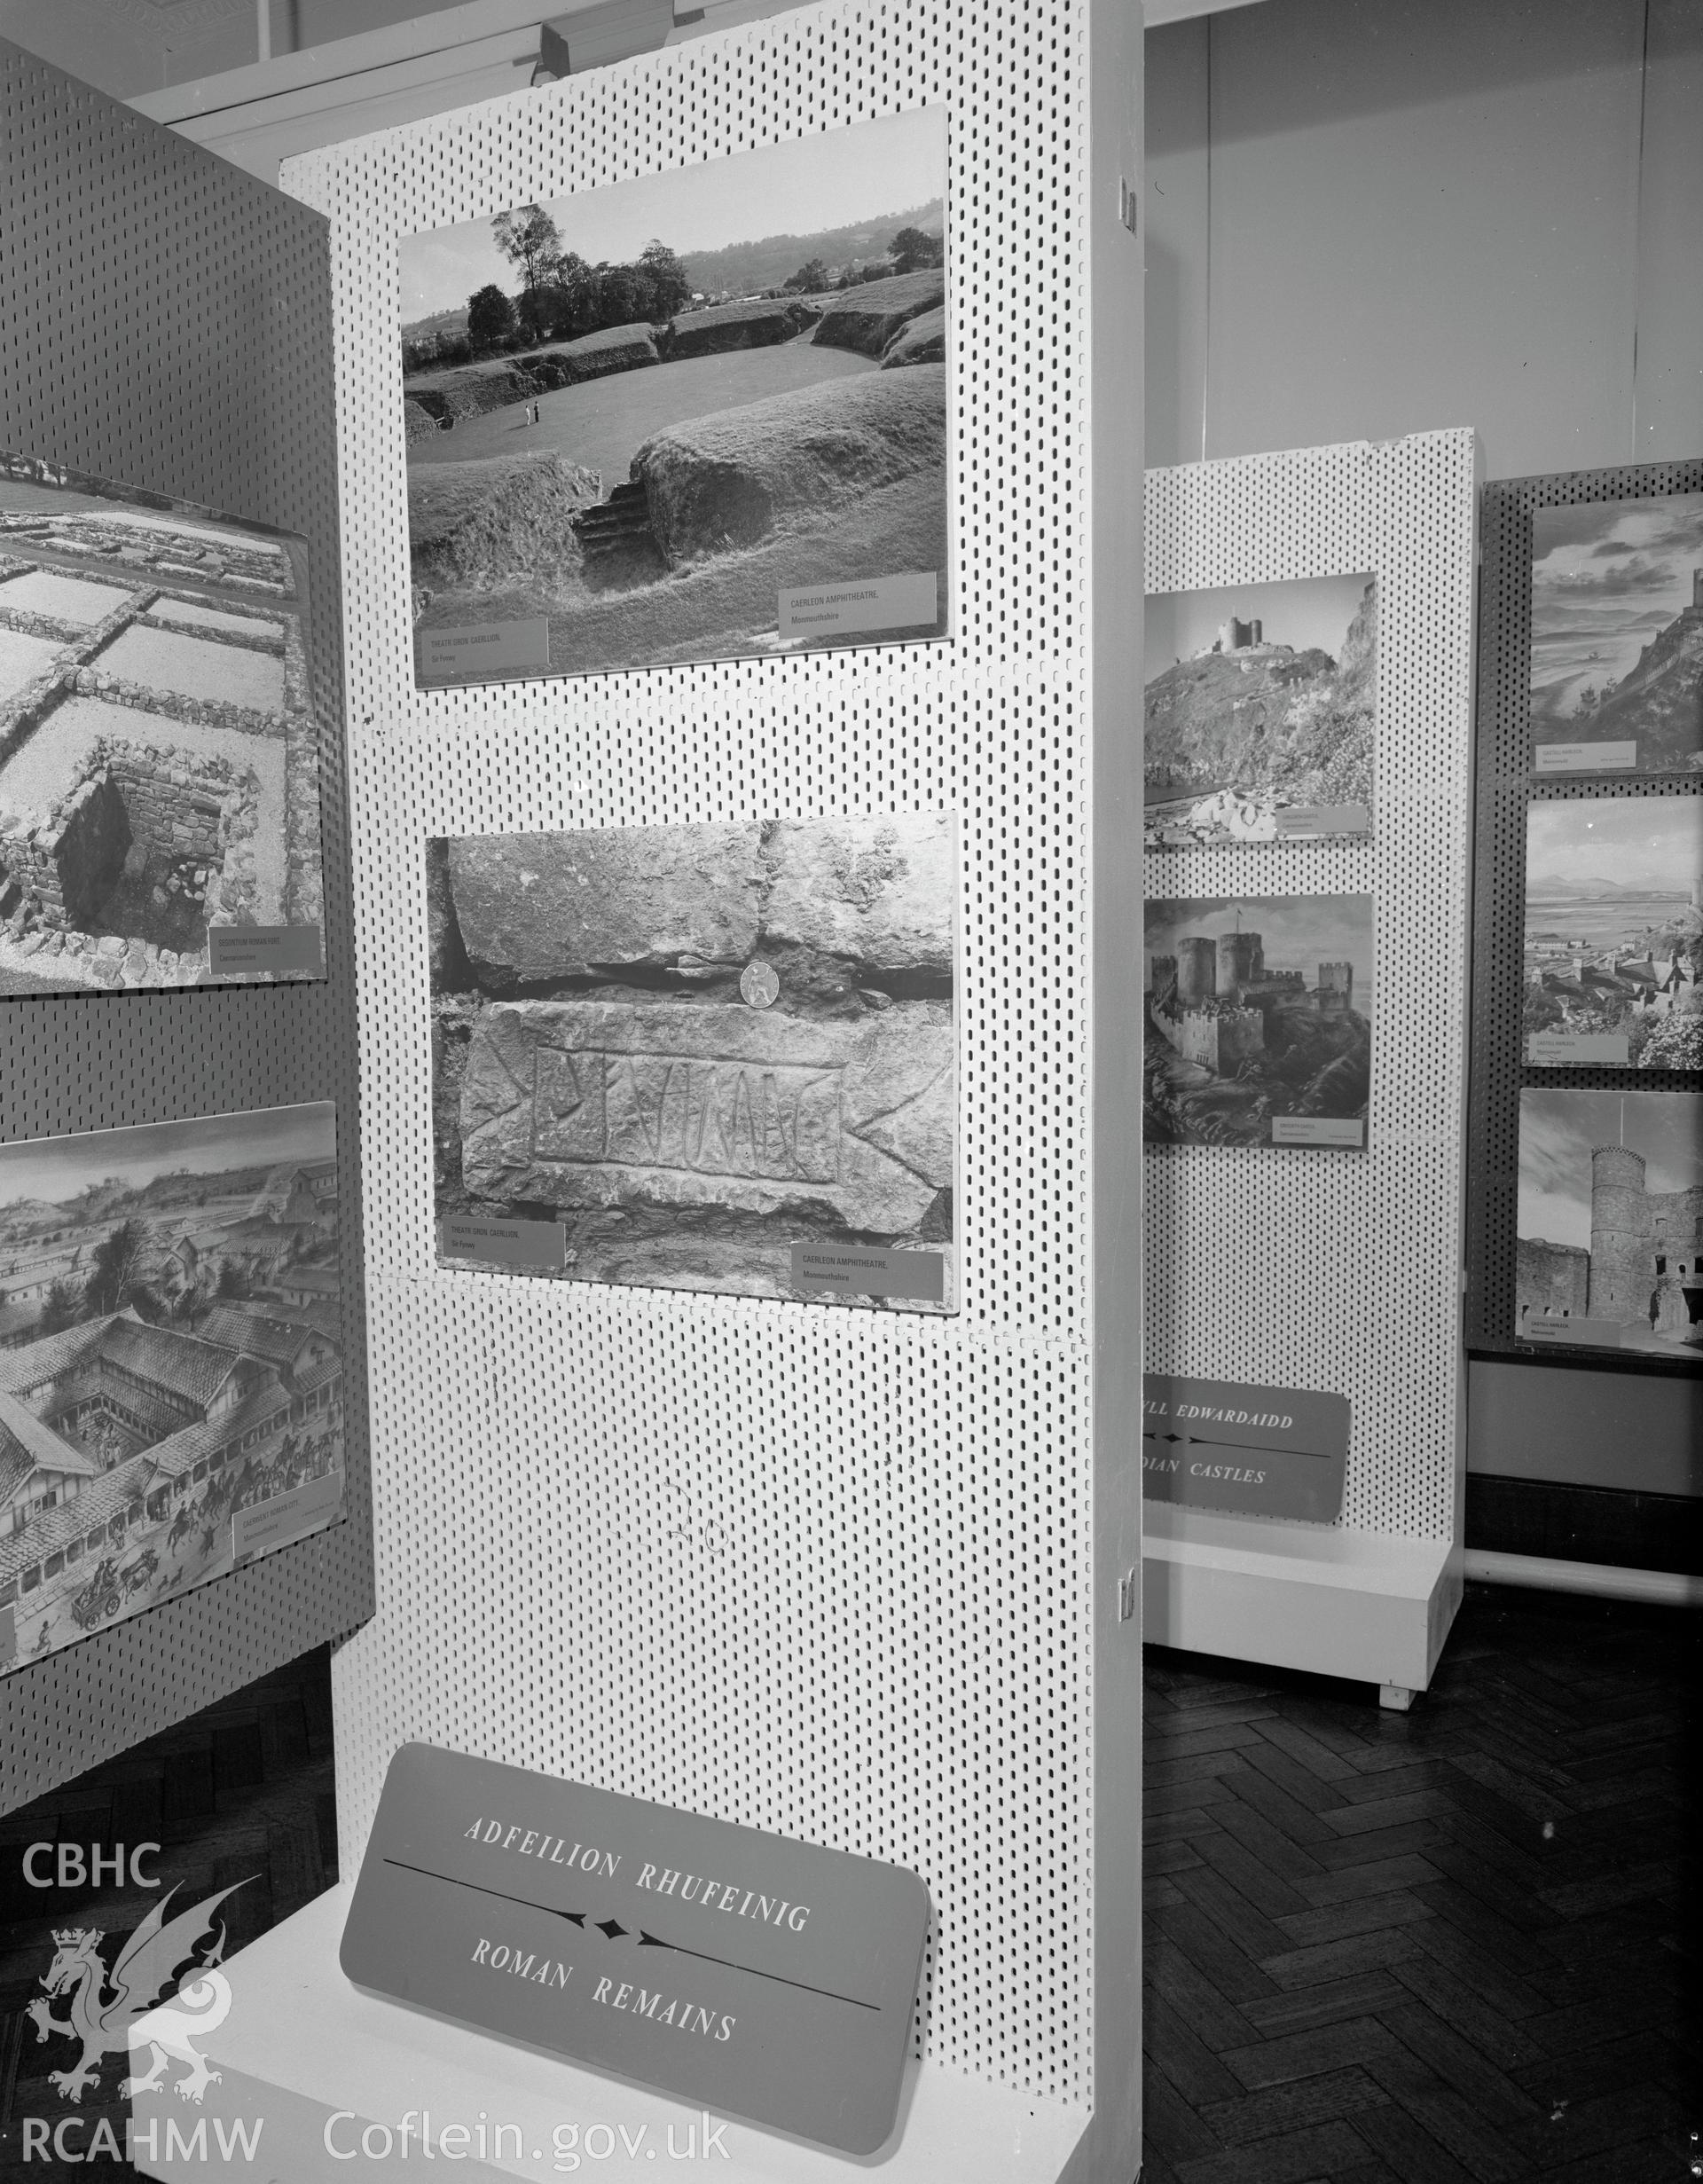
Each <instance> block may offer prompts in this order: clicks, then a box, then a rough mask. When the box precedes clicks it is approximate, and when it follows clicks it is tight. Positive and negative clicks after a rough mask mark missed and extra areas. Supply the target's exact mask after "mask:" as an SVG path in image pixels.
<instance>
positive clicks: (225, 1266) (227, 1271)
mask: <svg viewBox="0 0 1703 2184" xmlns="http://www.w3.org/2000/svg"><path fill="white" fill-rule="evenodd" d="M216 1293H217V1295H218V1296H219V1297H220V1298H221V1299H222V1300H231V1299H234V1300H237V1301H239V1302H240V1301H241V1300H242V1299H244V1298H245V1297H252V1296H253V1295H254V1293H255V1285H254V1284H253V1283H252V1282H251V1281H250V1280H249V1279H248V1277H247V1274H246V1273H245V1272H244V1271H243V1269H241V1267H239V1265H238V1264H237V1262H236V1261H235V1260H234V1259H225V1260H222V1261H220V1262H219V1282H218V1289H217V1292H216Z"/></svg>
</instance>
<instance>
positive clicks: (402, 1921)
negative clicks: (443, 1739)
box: [342, 1744, 929, 2154]
mask: <svg viewBox="0 0 1703 2184" xmlns="http://www.w3.org/2000/svg"><path fill="white" fill-rule="evenodd" d="M928 1927H929V1897H928V1891H927V1890H926V1889H924V1887H923V1885H922V1882H921V1881H919V1880H918V1879H917V1877H916V1875H915V1874H911V1873H906V1871H904V1869H903V1868H902V1867H899V1866H884V1865H880V1864H877V1863H876V1862H875V1860H874V1859H872V1858H853V1857H851V1856H849V1855H848V1854H847V1853H846V1852H844V1851H843V1850H822V1849H820V1848H819V1847H818V1846H817V1845H815V1844H812V1843H805V1842H789V1840H787V1839H786V1838H785V1837H784V1836H780V1835H769V1834H762V1833H760V1832H759V1831H758V1830H757V1829H756V1828H753V1827H734V1826H732V1825H730V1824H729V1823H728V1822H726V1821H725V1820H709V1819H701V1818H699V1817H698V1816H697V1815H695V1814H693V1813H688V1812H676V1811H671V1809H670V1808H669V1807H667V1806H665V1805H654V1804H647V1803H645V1802H643V1801H642V1800H641V1799H639V1798H636V1797H622V1796H617V1795H615V1794H614V1793H613V1792H611V1791H608V1790H600V1789H590V1788H587V1787H585V1785H584V1784H582V1783H577V1782H561V1781H556V1780H554V1779H552V1778H551V1777H549V1776H547V1775H539V1774H530V1773H528V1772H525V1771H524V1770H523V1769H522V1768H519V1767H505V1766H500V1765H498V1764H497V1763H496V1762H494V1761H492V1760H486V1759H473V1758H468V1757H467V1756H464V1755H462V1754H460V1753H456V1752H445V1751H439V1750H437V1749H436V1748H433V1747H432V1746H430V1745H425V1744H409V1745H404V1747H403V1748H402V1750H401V1751H399V1752H398V1753H397V1754H396V1757H395V1759H393V1760H392V1761H391V1763H390V1772H389V1773H388V1776H387V1777H386V1778H385V1785H384V1793H383V1795H382V1796H381V1799H380V1801H379V1811H378V1817H377V1819H376V1820H375V1821H374V1823H373V1834H372V1838H371V1840H370V1842H369V1843H368V1845H367V1851H366V1859H365V1864H364V1865H363V1866H362V1868H361V1877H360V1880H359V1882H358V1883H357V1887H356V1890H355V1898H354V1901H353V1903H352V1904H351V1905H350V1907H349V1923H348V1926H347V1927H346V1928H345V1929H344V1933H343V1945H342V1967H343V1969H344V1971H345V1972H346V1973H347V1974H348V1975H349V1978H350V1979H352V1980H353V1981H354V1982H355V1983H356V1984H357V1986H361V1987H367V1988H372V1989H373V1990H375V1991H376V1992H379V1993H381V1994H385V1995H389V1996H391V1997H393V1998H394V1999H396V2000H397V2001H401V2002H408V2003H412V2004H414V2005H415V2006H416V2007H420V2008H424V2009H429V2010H432V2011H433V2012H435V2013H436V2015H441V2016H447V2017H453V2018H458V2019H459V2020H461V2021H462V2022H463V2023H467V2024H473V2025H477V2026H479V2027H481V2028H482V2029H483V2030H484V2031H491V2032H496V2033H498V2034H500V2035H502V2036H504V2037H506V2038H508V2039H516V2040H524V2041H525V2042H527V2043H528V2044H529V2045H530V2046H531V2047H541V2048H545V2049H548V2050H551V2051H552V2052H553V2053H555V2054H561V2055H566V2056H569V2057H571V2058H572V2059H573V2060H574V2061H576V2062H585V2063H589V2064H591V2065H593V2067H594V2068H596V2069H599V2070H610V2071H614V2072H616V2073H617V2074H618V2075H619V2076H621V2077H623V2078H636V2079H638V2080H639V2081H640V2083H641V2084H647V2085H653V2086H661V2087H663V2089H664V2090H666V2091H667V2092H669V2093H671V2094H679V2095H680V2096H681V2097H683V2098H684V2099H687V2100H688V2101H692V2102H702V2103H703V2104H704V2105H705V2106H713V2107H715V2108H717V2109H723V2110H726V2111H727V2112H728V2113H730V2114H733V2115H738V2116H745V2117H749V2118H750V2119H751V2120H752V2121H753V2122H755V2123H758V2124H767V2125H772V2126H773V2127H774V2128H775V2129H777V2130H781V2131H787V2132H791V2133H796V2134H797V2136H799V2137H801V2138H806V2139H813V2140H816V2141H819V2142H820V2144H822V2145H825V2146H831V2147H835V2148H837V2149H840V2150H841V2151H843V2152H844V2153H848V2154H870V2153H873V2152H875V2149H877V2148H878V2147H880V2146H881V2145H882V2144H883V2142H884V2141H886V2140H887V2139H888V2138H889V2137H890V2136H891V2133H892V2129H893V2125H894V2120H895V2118H896V2117H897V2115H898V2110H899V2091H900V2086H901V2083H902V2080H903V2077H904V2070H905V2062H906V2057H907V2055H908V2054H909V2052H910V2028H911V2008H912V2004H913V2002H914V1999H915V1994H916V1983H917V1979H918V1976H919V1974H920V1972H921V1969H922V1944H923V1942H924V1939H925V1938H926V1937H927V1934H928Z"/></svg>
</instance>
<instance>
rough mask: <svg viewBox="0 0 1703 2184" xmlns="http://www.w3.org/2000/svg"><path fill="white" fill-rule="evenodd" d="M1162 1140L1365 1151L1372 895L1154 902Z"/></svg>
mask: <svg viewBox="0 0 1703 2184" xmlns="http://www.w3.org/2000/svg"><path fill="white" fill-rule="evenodd" d="M1145 940H1146V959H1147V960H1146V975H1145V979H1144V986H1145V992H1144V994H1143V1007H1144V1009H1145V1011H1146V1018H1145V1039H1144V1060H1143V1066H1142V1125H1143V1132H1144V1135H1145V1137H1146V1140H1147V1142H1148V1143H1150V1144H1172V1145H1233V1146H1260V1145H1269V1146H1290V1147H1295V1148H1299V1149H1310V1150H1313V1151H1352V1152H1360V1151H1364V1150H1365V1147H1366V1123H1367V1116H1368V1112H1369V1101H1370V1096H1371V1065H1372V1022H1373V975H1372V898H1371V897H1370V896H1369V895H1279V896H1269V895H1267V896H1259V897H1249V898H1245V899H1243V900H1235V899H1233V898H1215V899H1212V900H1196V901H1181V900H1166V901H1155V902H1150V903H1149V904H1148V905H1147V910H1146V934H1145Z"/></svg>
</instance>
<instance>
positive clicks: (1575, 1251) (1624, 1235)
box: [1513, 1086, 1703, 1363]
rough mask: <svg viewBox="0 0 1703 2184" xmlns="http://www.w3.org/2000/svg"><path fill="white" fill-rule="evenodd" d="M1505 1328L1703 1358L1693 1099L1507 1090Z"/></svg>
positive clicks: (1697, 1121) (1542, 1339) (1701, 1207)
mask: <svg viewBox="0 0 1703 2184" xmlns="http://www.w3.org/2000/svg"><path fill="white" fill-rule="evenodd" d="M1518 1237H1519V1241H1518V1245H1517V1247H1516V1260H1515V1277H1514V1326H1513V1333H1514V1336H1515V1338H1516V1339H1517V1340H1519V1341H1521V1342H1539V1343H1558V1342H1559V1343H1580V1344H1582V1345H1583V1346H1584V1347H1586V1348H1588V1349H1609V1350H1636V1351H1639V1352H1641V1353H1643V1354H1644V1355H1647V1356H1654V1357H1666V1358H1668V1359H1670V1360H1673V1361H1675V1362H1682V1361H1684V1360H1688V1359H1689V1360H1692V1361H1695V1362H1697V1363H1703V1099H1699V1097H1698V1096H1697V1094H1696V1093H1695V1092H1603V1091H1573V1090H1563V1089H1561V1088H1555V1089H1553V1090H1551V1089H1550V1088H1548V1087H1535V1086H1527V1087H1526V1089H1525V1090H1524V1091H1522V1092H1521V1094H1520V1096H1519V1222H1518Z"/></svg>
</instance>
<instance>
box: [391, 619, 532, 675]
mask: <svg viewBox="0 0 1703 2184" xmlns="http://www.w3.org/2000/svg"><path fill="white" fill-rule="evenodd" d="M416 658H417V659H418V662H419V680H420V683H421V684H422V685H428V684H437V683H447V682H492V681H498V680H502V679H503V678H505V677H506V676H509V675H547V674H548V673H549V672H550V625H549V623H548V622H546V621H545V618H544V617H543V616H542V615H537V616H531V617H526V618H524V619H522V620H520V621H515V622H463V623H461V624H459V625H458V626H456V627H453V628H446V629H427V630H421V631H420V633H419V637H418V640H417V652H416Z"/></svg>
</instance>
